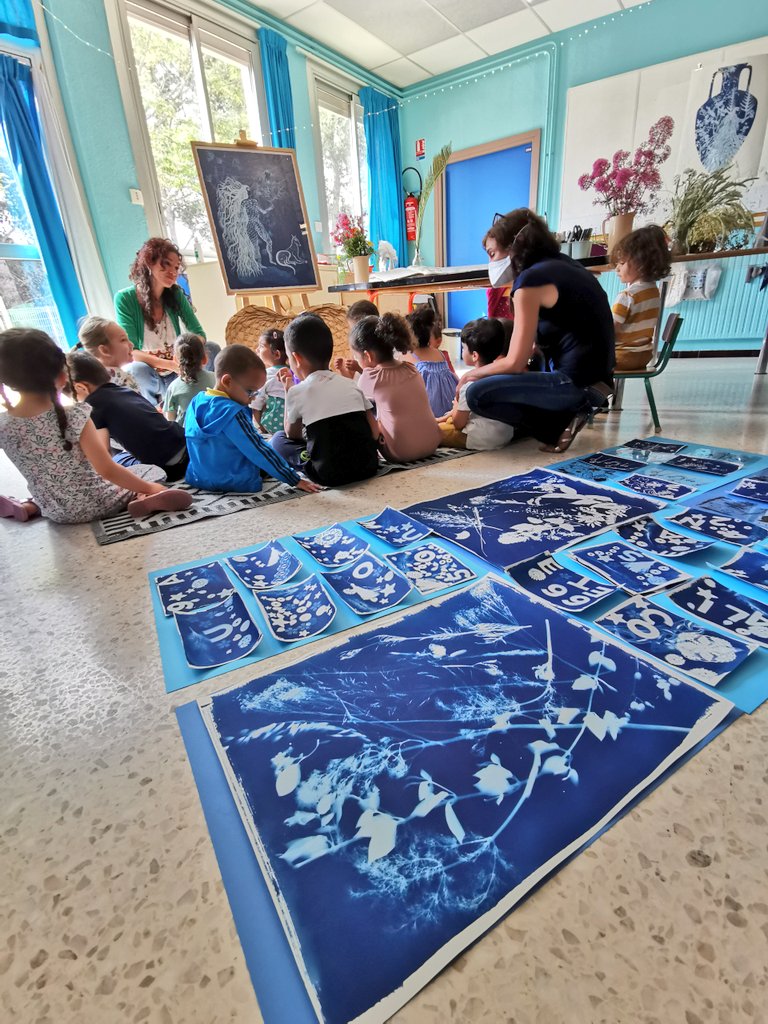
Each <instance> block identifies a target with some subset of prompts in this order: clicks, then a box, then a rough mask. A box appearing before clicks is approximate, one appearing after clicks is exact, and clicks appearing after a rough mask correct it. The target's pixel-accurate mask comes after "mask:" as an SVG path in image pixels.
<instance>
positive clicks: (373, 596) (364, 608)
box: [323, 551, 413, 615]
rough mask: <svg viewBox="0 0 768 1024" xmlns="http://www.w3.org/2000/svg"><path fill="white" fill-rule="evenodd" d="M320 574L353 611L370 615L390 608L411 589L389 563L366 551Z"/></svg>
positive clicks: (398, 602)
mask: <svg viewBox="0 0 768 1024" xmlns="http://www.w3.org/2000/svg"><path fill="white" fill-rule="evenodd" d="M323 578H324V580H325V582H326V584H327V585H328V586H330V587H331V588H332V589H333V590H335V591H336V593H337V594H338V595H339V597H340V598H341V599H342V601H344V603H345V604H347V605H348V606H349V607H350V608H351V609H352V611H353V612H355V614H356V615H373V613H374V612H381V611H384V610H385V609H386V608H394V607H395V605H398V604H400V602H401V601H403V600H404V599H405V598H406V597H407V596H408V594H410V592H411V590H412V589H413V588H412V587H411V584H410V582H409V581H408V580H407V579H406V578H405V577H404V576H401V575H400V573H399V572H398V571H397V570H396V569H395V568H394V567H393V566H391V565H387V563H386V562H382V560H381V559H380V558H377V557H376V555H372V554H371V553H370V551H369V552H367V553H366V554H364V555H361V556H360V557H359V558H358V559H357V561H356V562H352V563H351V564H350V565H345V566H344V567H343V568H341V569H337V570H336V571H335V572H329V573H325V575H324V577H323Z"/></svg>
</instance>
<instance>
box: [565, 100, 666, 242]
mask: <svg viewBox="0 0 768 1024" xmlns="http://www.w3.org/2000/svg"><path fill="white" fill-rule="evenodd" d="M674 127H675V122H674V121H673V120H672V118H671V117H661V118H659V120H658V121H657V122H656V124H654V125H652V126H651V128H650V130H649V132H648V138H647V139H646V140H645V142H643V143H642V144H641V145H640V146H638V147H637V149H636V150H635V153H634V155H633V156H632V159H631V160H630V153H629V151H628V150H626V149H619V150H617V151H616V152H615V153H614V154H613V157H612V159H611V160H606V159H605V158H604V157H600V158H599V159H598V160H595V162H594V164H593V166H592V170H591V171H589V172H588V173H587V174H582V176H581V177H580V178H579V188H580V189H581V190H582V191H583V192H588V191H590V190H591V189H594V191H595V193H596V196H595V200H594V202H595V205H596V206H603V207H605V210H606V213H607V217H606V219H605V220H604V221H603V230H605V227H606V222H610V223H608V253H609V255H610V253H611V251H612V250H613V248H614V246H615V245H616V243H617V242H618V241H619V240H620V239H622V238H624V236H625V235H628V234H629V232H630V231H631V230H632V225H633V222H634V219H635V217H636V216H637V215H638V214H640V213H650V212H651V210H653V209H654V208H655V206H656V202H657V199H658V195H659V192H660V190H661V174H660V173H659V166H660V165H661V164H663V163H664V161H665V160H668V159H669V154H670V153H671V152H672V150H671V148H670V145H669V140H670V138H671V137H672V132H673V130H674Z"/></svg>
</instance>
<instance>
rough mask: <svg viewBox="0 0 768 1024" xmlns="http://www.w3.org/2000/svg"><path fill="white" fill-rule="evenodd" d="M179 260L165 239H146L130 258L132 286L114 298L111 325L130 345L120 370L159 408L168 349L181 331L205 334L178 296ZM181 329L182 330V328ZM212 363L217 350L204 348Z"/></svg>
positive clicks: (168, 369)
mask: <svg viewBox="0 0 768 1024" xmlns="http://www.w3.org/2000/svg"><path fill="white" fill-rule="evenodd" d="M181 270H182V257H181V253H180V252H179V250H178V248H177V247H176V246H175V245H174V243H173V242H172V241H171V240H170V239H168V238H150V239H148V240H147V241H146V242H145V243H144V245H142V247H141V248H140V249H139V251H138V252H137V253H136V259H135V260H134V261H133V266H132V267H131V269H130V272H129V274H128V276H129V278H130V279H131V281H133V284H132V285H131V286H129V287H128V288H123V290H122V291H120V292H118V293H117V295H115V319H116V320H117V322H118V323H119V324H120V326H121V327H122V328H123V330H124V331H125V333H126V334H127V335H128V337H129V338H130V340H131V343H132V344H133V349H134V352H133V362H132V363H131V364H130V365H129V366H127V367H126V369H127V370H128V371H129V372H130V373H131V374H132V375H133V377H134V378H135V380H136V382H137V384H138V385H139V389H140V390H141V393H142V395H144V397H145V398H146V399H148V400H149V401H150V402H151V403H152V404H153V405H161V404H162V401H163V398H164V396H165V392H166V391H167V390H168V385H169V384H170V383H171V381H172V380H174V379H175V377H176V371H177V369H178V367H177V366H176V364H175V362H174V361H173V345H174V342H175V341H176V338H177V337H178V336H179V335H180V334H181V333H182V331H191V332H192V333H193V334H199V335H200V337H201V338H203V340H205V331H204V330H203V328H202V326H201V325H200V321H199V320H198V319H197V317H196V316H195V311H194V310H193V309H192V306H191V305H190V303H189V300H188V299H187V297H186V295H185V294H184V292H183V291H182V290H181V288H180V287H179V285H178V284H177V283H176V281H177V278H178V276H179V273H180V272H181ZM182 324H183V327H182ZM206 349H207V350H208V355H209V360H211V361H212V359H213V357H214V356H215V354H216V352H218V351H219V346H218V345H214V344H213V343H212V342H208V343H207V344H206Z"/></svg>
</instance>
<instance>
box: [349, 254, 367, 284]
mask: <svg viewBox="0 0 768 1024" xmlns="http://www.w3.org/2000/svg"><path fill="white" fill-rule="evenodd" d="M368 260H369V257H368V256H353V257H352V273H353V274H354V276H355V284H365V282H366V281H367V280H368V278H369V277H370V270H369V269H368Z"/></svg>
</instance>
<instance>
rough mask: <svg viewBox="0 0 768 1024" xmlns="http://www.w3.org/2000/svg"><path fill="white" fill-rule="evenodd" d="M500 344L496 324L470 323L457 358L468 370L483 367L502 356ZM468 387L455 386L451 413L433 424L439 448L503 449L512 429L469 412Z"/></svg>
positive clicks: (499, 329) (498, 324)
mask: <svg viewBox="0 0 768 1024" xmlns="http://www.w3.org/2000/svg"><path fill="white" fill-rule="evenodd" d="M504 344H505V337H504V328H503V327H502V325H501V322H500V321H499V320H496V319H492V320H486V319H480V320H470V322H469V323H468V324H467V325H466V326H465V327H464V329H463V331H462V332H461V358H462V359H463V360H464V362H465V363H466V364H467V365H468V366H470V367H474V366H487V365H488V364H489V363H492V362H494V360H496V359H498V358H499V356H501V355H502V354H503V352H504ZM471 386H472V383H471V382H470V383H469V384H465V385H464V386H463V387H461V385H459V397H458V399H457V400H456V401H455V402H454V403H453V408H452V409H451V412H450V413H449V414H448V415H447V416H443V417H441V418H440V419H439V420H438V421H437V423H438V426H439V427H440V431H441V433H442V435H443V437H442V440H441V441H440V444H441V445H442V446H443V447H444V448H467V449H469V451H473V452H480V451H490V450H491V449H493V448H503V447H504V445H505V444H509V442H510V441H511V440H512V437H513V435H514V432H515V428H514V427H511V426H510V425H509V424H508V423H501V422H500V421H499V420H489V419H487V418H486V417H485V416H478V415H477V413H476V412H470V409H469V405H468V404H467V389H468V388H470V387H471Z"/></svg>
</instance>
